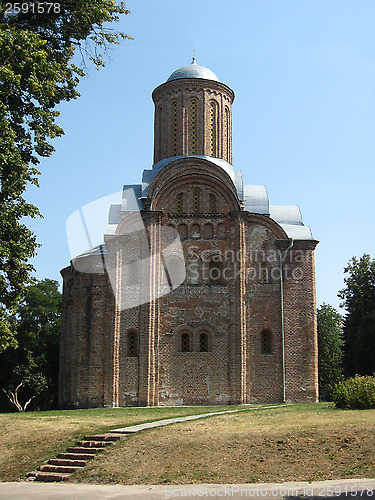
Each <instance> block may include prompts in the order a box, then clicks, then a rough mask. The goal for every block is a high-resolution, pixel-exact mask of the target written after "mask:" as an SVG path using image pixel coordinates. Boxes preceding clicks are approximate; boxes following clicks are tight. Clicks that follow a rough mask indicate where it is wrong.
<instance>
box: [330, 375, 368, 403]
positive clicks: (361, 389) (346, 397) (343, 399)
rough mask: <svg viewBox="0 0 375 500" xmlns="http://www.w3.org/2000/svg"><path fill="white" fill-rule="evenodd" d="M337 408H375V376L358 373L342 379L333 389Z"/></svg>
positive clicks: (333, 397) (333, 398)
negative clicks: (364, 375)
mask: <svg viewBox="0 0 375 500" xmlns="http://www.w3.org/2000/svg"><path fill="white" fill-rule="evenodd" d="M332 400H333V401H334V403H335V404H336V408H347V409H350V410H366V409H371V408H375V378H374V377H369V376H366V377H363V376H360V375H356V376H355V377H353V378H348V379H346V380H341V381H340V382H338V383H337V384H336V385H335V387H334V388H333V391H332Z"/></svg>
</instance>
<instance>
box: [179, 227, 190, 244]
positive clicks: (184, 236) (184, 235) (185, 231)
mask: <svg viewBox="0 0 375 500" xmlns="http://www.w3.org/2000/svg"><path fill="white" fill-rule="evenodd" d="M178 234H179V235H180V238H181V239H182V240H186V239H187V237H188V227H187V225H186V224H180V225H179V226H178Z"/></svg>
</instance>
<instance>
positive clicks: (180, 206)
mask: <svg viewBox="0 0 375 500" xmlns="http://www.w3.org/2000/svg"><path fill="white" fill-rule="evenodd" d="M183 211H184V195H183V193H179V194H178V195H177V197H176V212H177V213H178V214H182V212H183Z"/></svg>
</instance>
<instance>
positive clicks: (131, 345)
mask: <svg viewBox="0 0 375 500" xmlns="http://www.w3.org/2000/svg"><path fill="white" fill-rule="evenodd" d="M137 355H138V353H137V334H136V333H135V332H128V356H130V357H133V358H134V357H136V356H137Z"/></svg>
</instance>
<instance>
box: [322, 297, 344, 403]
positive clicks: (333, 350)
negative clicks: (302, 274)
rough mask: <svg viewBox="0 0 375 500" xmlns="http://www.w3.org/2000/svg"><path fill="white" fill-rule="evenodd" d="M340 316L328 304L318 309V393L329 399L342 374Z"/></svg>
mask: <svg viewBox="0 0 375 500" xmlns="http://www.w3.org/2000/svg"><path fill="white" fill-rule="evenodd" d="M343 344H344V342H343V340H342V317H341V315H340V314H339V313H338V312H337V311H336V309H335V308H333V307H332V306H330V305H329V304H324V303H323V304H322V305H321V306H320V308H319V309H318V355H319V358H318V359H319V371H318V373H319V393H320V397H321V398H322V399H325V400H327V399H329V398H330V395H331V389H332V387H333V386H334V385H335V384H336V383H337V382H338V381H339V380H340V378H341V376H342V364H341V363H342V355H343V353H342V347H343Z"/></svg>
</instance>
